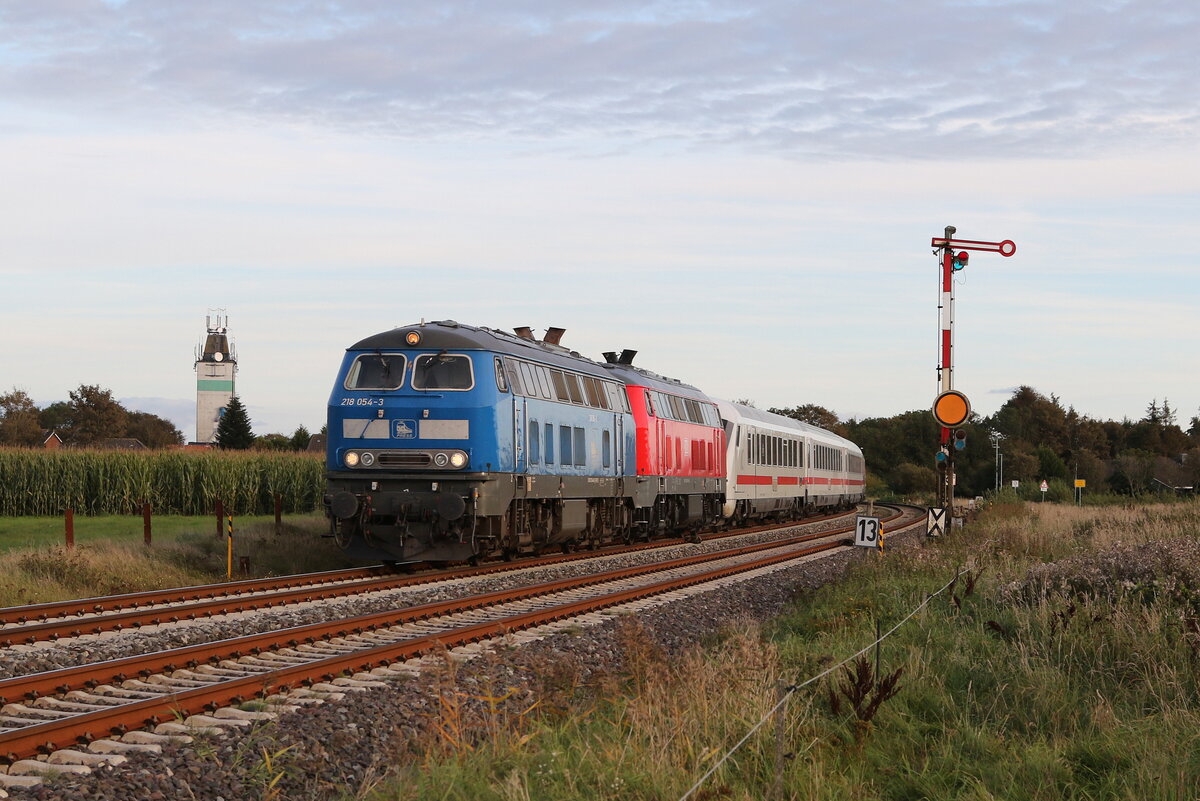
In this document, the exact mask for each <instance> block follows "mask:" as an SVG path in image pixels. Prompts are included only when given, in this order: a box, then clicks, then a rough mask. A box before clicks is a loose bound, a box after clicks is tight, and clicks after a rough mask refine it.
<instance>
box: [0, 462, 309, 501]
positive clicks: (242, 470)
mask: <svg viewBox="0 0 1200 801" xmlns="http://www.w3.org/2000/svg"><path fill="white" fill-rule="evenodd" d="M323 471H324V465H323V463H322V461H321V460H320V459H317V458H314V457H313V456H311V455H307V454H293V453H271V452H263V451H238V452H229V451H208V452H203V453H195V452H187V451H149V452H128V451H100V450H60V451H39V450H27V449H11V448H3V449H0V515H4V516H25V515H56V514H60V513H61V512H62V511H63V510H64V509H67V508H71V509H74V510H75V511H76V512H77V513H79V514H89V515H100V514H129V513H131V512H134V511H136V510H137V509H139V508H141V505H142V503H143V502H145V501H149V502H150V503H151V504H153V506H154V509H155V512H156V513H160V514H181V515H197V514H208V513H210V512H211V511H212V510H213V506H214V502H215V501H216V500H218V499H219V500H220V501H221V502H222V503H223V504H224V505H225V508H226V509H227V510H228V511H229V512H230V513H232V514H268V513H270V512H272V511H273V510H274V494H275V493H279V494H280V495H281V496H282V499H283V507H284V508H283V510H284V511H285V512H287V513H304V512H311V511H313V510H315V509H316V508H318V506H319V505H320V502H321V495H322V492H323V479H322V475H323Z"/></svg>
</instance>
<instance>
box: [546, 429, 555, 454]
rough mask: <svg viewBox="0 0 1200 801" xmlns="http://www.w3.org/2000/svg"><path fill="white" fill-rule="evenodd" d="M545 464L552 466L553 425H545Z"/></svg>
mask: <svg viewBox="0 0 1200 801" xmlns="http://www.w3.org/2000/svg"><path fill="white" fill-rule="evenodd" d="M546 464H554V425H553V424H552V423H546Z"/></svg>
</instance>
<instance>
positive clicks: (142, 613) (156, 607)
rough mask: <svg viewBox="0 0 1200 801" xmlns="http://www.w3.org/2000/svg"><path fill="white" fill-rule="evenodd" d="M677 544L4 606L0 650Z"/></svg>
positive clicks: (326, 573) (658, 542)
mask: <svg viewBox="0 0 1200 801" xmlns="http://www.w3.org/2000/svg"><path fill="white" fill-rule="evenodd" d="M838 516H839V515H828V516H824V517H815V518H812V519H810V520H806V521H804V523H818V522H822V521H827V520H830V519H836V518H837V517H838ZM778 527H779V526H778V525H774V526H757V527H751V528H746V529H738V530H736V531H727V532H719V533H715V534H707V535H705V536H704V539H705V540H706V541H708V540H716V539H722V538H728V537H734V536H742V535H745V534H751V533H755V532H758V531H763V530H770V529H774V528H778ZM683 542H684V541H683V540H680V539H671V540H655V541H653V542H649V543H638V544H631V545H620V546H613V547H610V548H605V549H600V550H596V551H583V552H574V553H568V554H555V555H551V556H540V557H534V558H527V559H521V560H518V561H516V562H501V563H495V564H488V565H481V566H478V567H470V566H468V567H461V568H455V569H451V570H433V571H426V572H423V573H418V574H403V573H397V572H396V571H394V570H392V569H390V568H386V567H382V566H377V567H369V568H358V569H351V570H335V571H324V572H320V573H306V574H302V575H296V576H282V577H275V578H265V579H246V580H242V581H234V582H223V583H218V584H207V585H201V586H196V587H183V588H172V589H166V590H150V591H145V592H137V593H127V594H122V595H111V596H104V597H99V598H88V599H83V600H74V601H60V602H51V603H44V604H35V605H30V606H20V607H9V608H5V609H0V647H11V646H13V645H33V644H35V643H38V642H46V641H56V640H59V639H62V638H69V637H79V636H82V635H86V634H102V633H104V632H119V631H123V630H126V629H131V628H132V629H136V628H140V627H143V626H158V625H163V624H170V623H179V622H183V621H192V620H199V619H203V618H208V617H213V616H216V615H226V614H234V613H243V612H252V611H258V610H263V609H272V608H277V607H283V606H287V605H290V604H298V603H307V602H311V601H320V600H328V599H333V598H341V597H348V596H355V595H362V594H366V593H371V592H382V591H387V590H395V589H401V588H405V587H417V586H421V585H425V584H431V583H434V582H438V581H445V580H447V579H455V578H469V577H473V576H484V575H490V574H495V573H503V572H508V571H513V570H518V569H526V568H530V567H539V566H544V565H552V564H558V563H562V562H568V561H574V560H580V559H588V558H594V557H596V556H607V555H612V554H622V553H632V552H635V551H639V550H647V549H654V548H664V547H669V546H674V545H680V544H682V543H683Z"/></svg>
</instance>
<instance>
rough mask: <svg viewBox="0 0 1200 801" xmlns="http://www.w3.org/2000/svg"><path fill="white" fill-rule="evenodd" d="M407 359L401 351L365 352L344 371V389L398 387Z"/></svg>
mask: <svg viewBox="0 0 1200 801" xmlns="http://www.w3.org/2000/svg"><path fill="white" fill-rule="evenodd" d="M406 365H407V361H406V360H405V358H404V354H402V353H367V354H363V355H362V356H359V357H358V358H357V359H355V360H354V364H352V365H350V369H349V371H347V373H346V383H345V386H346V389H400V387H401V385H402V384H404V369H405V366H406Z"/></svg>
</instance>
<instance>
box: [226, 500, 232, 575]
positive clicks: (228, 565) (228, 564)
mask: <svg viewBox="0 0 1200 801" xmlns="http://www.w3.org/2000/svg"><path fill="white" fill-rule="evenodd" d="M225 578H226V579H227V580H229V581H232V580H233V515H229V516H228V517H226V518H225Z"/></svg>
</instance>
